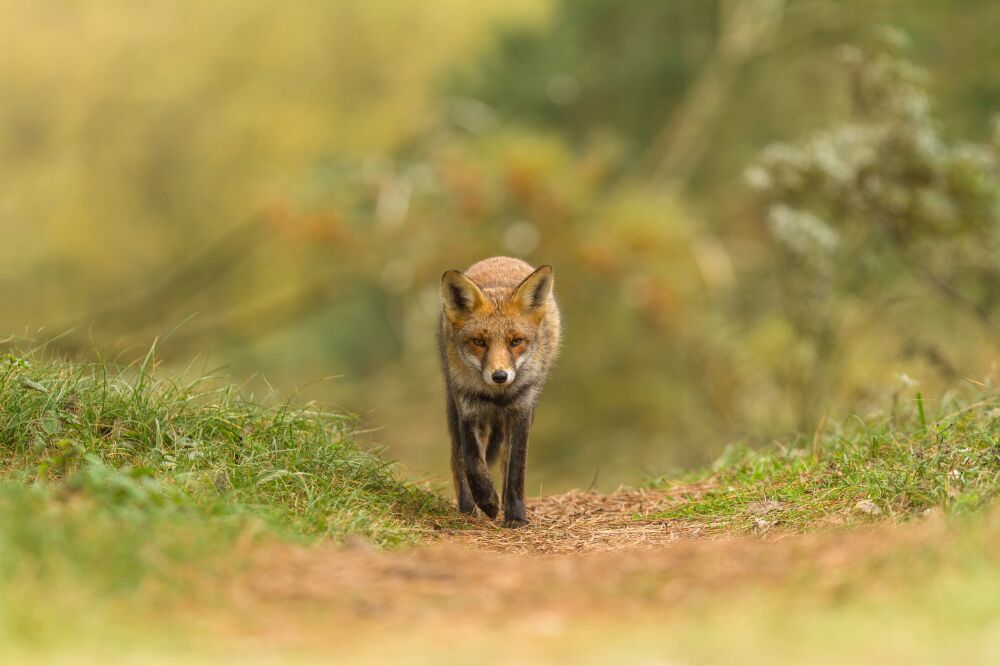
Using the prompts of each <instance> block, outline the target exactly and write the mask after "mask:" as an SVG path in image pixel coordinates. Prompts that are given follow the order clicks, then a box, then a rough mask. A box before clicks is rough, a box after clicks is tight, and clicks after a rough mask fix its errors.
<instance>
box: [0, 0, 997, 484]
mask: <svg viewBox="0 0 1000 666" xmlns="http://www.w3.org/2000/svg"><path fill="white" fill-rule="evenodd" d="M3 12H4V14H5V18H6V19H7V20H4V21H0V39H2V40H3V41H4V43H5V44H6V45H7V47H8V48H9V50H10V52H11V54H12V57H11V58H8V59H5V60H4V61H3V62H2V63H0V93H2V94H3V96H4V99H9V100H11V103H10V104H9V105H6V106H4V107H3V108H0V127H2V128H3V139H2V140H0V233H2V234H3V237H4V241H5V242H4V243H3V244H2V245H0V286H3V287H4V288H5V294H7V297H6V299H5V304H4V307H3V309H2V310H0V331H7V332H10V333H12V334H17V335H18V336H26V337H29V338H32V339H36V340H39V341H41V340H47V339H50V338H52V337H53V336H56V335H58V336H59V337H58V339H56V340H54V341H51V342H50V343H49V346H50V348H54V349H58V350H62V351H64V352H66V353H71V354H92V353H94V351H95V350H98V352H99V353H101V354H103V355H118V356H124V357H128V356H134V355H136V354H138V353H144V352H145V350H146V349H148V344H149V343H150V341H151V340H152V339H153V338H154V337H157V336H159V337H161V338H164V339H163V340H161V344H160V347H159V348H160V350H161V352H160V353H162V354H163V355H164V358H165V359H166V360H168V361H170V362H172V363H175V364H178V365H182V364H185V363H188V362H189V361H190V359H191V358H192V357H201V358H202V359H203V360H202V361H200V363H202V364H205V365H211V364H216V363H224V364H227V365H229V366H231V371H232V372H235V373H236V374H238V375H242V376H246V377H248V380H247V385H246V390H247V391H248V392H252V391H261V390H269V389H270V388H271V387H277V388H278V389H279V390H281V391H283V392H287V391H289V390H291V389H293V388H296V387H298V388H300V390H301V393H303V394H304V395H305V396H306V397H315V398H320V399H323V400H325V401H334V402H336V403H338V404H341V405H343V406H345V407H347V408H349V409H351V410H353V411H357V412H359V413H361V415H362V417H363V419H364V420H365V422H366V423H368V424H371V425H372V426H375V427H384V429H383V430H380V431H378V432H377V433H375V434H373V435H372V439H373V440H375V441H377V442H379V443H384V444H387V445H388V446H389V452H390V455H392V456H397V457H402V458H403V459H404V460H405V461H407V462H410V463H411V464H412V465H413V466H414V467H416V468H417V469H418V470H425V469H431V470H443V469H444V467H445V464H446V458H445V456H444V453H443V452H444V451H445V437H446V435H445V428H444V419H443V408H442V405H443V402H442V400H443V398H442V390H441V387H440V381H439V380H438V379H437V373H438V369H437V357H436V351H435V348H434V343H433V336H434V330H435V322H436V318H437V312H438V308H439V305H438V296H437V283H438V279H439V277H440V274H441V273H442V272H443V271H444V270H445V269H448V268H464V267H466V266H467V265H469V264H471V263H472V262H474V261H475V260H477V259H479V258H482V257H484V256H487V255H492V254H514V255H518V256H522V257H524V258H525V259H527V260H529V261H533V262H536V263H542V262H545V263H550V264H552V265H554V266H555V268H556V281H557V287H556V289H557V294H558V296H559V298H560V301H561V303H562V307H563V310H564V312H565V319H566V326H565V328H566V351H565V354H564V356H563V358H562V360H561V362H560V365H559V367H558V369H557V370H556V372H555V374H554V377H553V379H552V382H551V384H550V387H549V389H548V390H547V392H546V395H545V398H544V399H543V405H542V408H541V409H540V410H539V415H538V424H537V427H536V430H535V434H534V442H533V450H532V458H533V464H532V467H531V472H532V479H529V484H533V483H535V482H538V483H541V482H544V483H545V484H546V487H547V488H549V489H552V487H553V486H554V487H559V486H561V485H586V484H587V483H588V482H590V481H591V479H592V478H593V477H594V476H595V470H598V471H599V479H598V483H599V484H601V485H604V486H607V485H614V484H616V483H618V482H627V481H635V480H636V479H637V477H638V476H640V475H642V474H643V473H648V472H653V471H655V470H660V469H663V468H664V467H667V466H673V465H682V464H683V465H687V464H692V463H700V462H704V461H705V460H707V459H709V458H710V457H712V456H713V455H715V454H716V453H718V452H719V451H720V450H721V448H722V446H723V445H725V443H726V442H728V441H731V440H733V439H736V438H740V439H747V440H750V441H753V440H754V439H767V438H770V437H773V436H776V435H778V434H783V433H787V432H789V431H807V432H811V431H812V430H813V429H814V428H815V427H816V426H817V424H818V423H819V422H821V421H822V420H823V419H824V418H825V415H826V414H828V413H832V414H839V415H843V414H846V413H850V412H851V411H864V412H866V413H867V412H870V411H873V410H874V411H877V410H880V409H882V410H885V409H891V407H892V405H891V400H892V396H893V395H897V396H898V395H899V393H898V389H899V388H900V386H901V385H902V384H903V383H905V382H909V381H913V380H919V381H920V382H921V384H922V386H921V388H922V391H923V393H924V395H925V396H933V395H934V394H935V390H936V389H937V387H939V386H946V385H948V384H949V383H950V384H953V383H954V381H955V380H956V379H959V378H962V377H969V376H971V377H983V376H985V375H987V374H989V373H990V372H991V371H992V368H991V366H990V363H991V362H992V360H993V358H995V353H996V339H997V336H996V335H995V333H996V330H995V329H996V326H997V324H996V321H997V319H996V317H997V315H996V314H995V313H994V310H995V309H996V308H995V298H996V295H995V292H996V286H995V285H996V284H998V283H997V281H996V270H997V253H996V249H995V242H996V230H997V201H996V197H997V191H998V184H997V153H996V145H995V142H993V141H994V140H993V139H991V138H990V130H989V123H988V122H987V119H988V117H989V115H990V113H991V112H992V111H993V110H994V108H995V107H996V106H997V103H998V102H1000V72H997V71H995V69H993V68H988V67H982V66H981V63H982V62H990V61H991V60H990V58H993V60H995V59H996V56H997V55H998V54H997V53H996V51H997V48H1000V47H998V46H997V43H996V40H995V39H994V38H993V36H994V35H995V33H996V28H997V27H998V19H997V17H996V13H995V8H994V7H993V3H991V2H988V1H987V0H963V1H962V2H959V3H949V4H948V5H947V6H945V5H944V4H943V3H937V2H931V1H930V0H920V1H918V2H902V1H901V0H899V1H889V0H880V1H878V2H864V3H863V2H860V1H859V2H839V3H837V2H806V1H805V0H800V1H791V0H790V1H788V2H782V1H779V0H726V1H720V2H700V1H699V2H695V1H693V0H692V1H690V2H674V3H659V2H646V1H643V2H634V3H631V2H630V3H617V2H612V1H610V0H586V1H585V2H583V1H576V0H573V1H571V0H563V1H561V2H555V3H553V4H551V6H550V4H549V3H544V2H541V0H539V1H538V2H532V1H529V0H522V1H520V2H514V3H511V2H505V3H499V2H488V3H477V4H475V5H472V4H468V3H460V2H458V1H457V0H447V1H440V2H435V3H427V4H424V5H420V6H419V7H417V6H414V5H408V4H405V3H401V2H398V1H395V0H392V1H391V0H384V1H382V2H375V3H368V4H365V5H363V6H362V5H360V4H353V3H352V4H344V3H337V4H334V5H329V4H325V3H305V4H300V5H296V7H295V8H294V9H292V8H279V7H276V6H274V5H272V4H270V3H264V2H251V3H235V2H223V3H213V4H212V5H211V6H203V5H196V4H192V3H180V4H176V3H170V4H167V3H164V4H161V5H153V8H152V9H150V8H142V9H140V8H131V9H129V8H122V7H118V6H114V7H112V6H111V5H110V4H108V3H102V2H93V3H85V4H83V5H74V6H73V7H61V8H53V7H48V6H45V7H43V6H38V5H34V4H28V3H15V2H7V3H4V5H3ZM882 21H892V22H893V23H895V24H898V25H900V26H901V27H903V28H904V29H905V34H908V35H911V36H912V44H910V46H909V47H908V48H905V49H904V48H902V45H901V44H899V43H898V42H899V41H900V39H902V37H901V35H902V34H904V33H896V32H891V31H889V32H887V31H886V30H884V29H881V28H878V24H879V23H880V22H882ZM498 26H499V27H498ZM446 36H447V38H445V37H446ZM847 42H853V43H856V44H858V45H859V46H860V47H861V48H860V49H857V48H855V49H845V48H843V47H842V45H843V44H844V43H847ZM901 54H906V55H907V56H909V57H912V58H914V59H915V60H917V61H919V62H921V63H925V64H928V65H930V66H931V69H930V76H926V75H924V74H921V73H920V72H918V70H916V69H915V68H913V67H912V66H911V65H908V64H906V63H905V62H904V60H902V59H901V57H900V55H901ZM939 117H940V118H943V119H945V120H947V121H948V126H949V127H953V128H957V130H958V131H959V133H961V134H963V135H965V136H968V137H970V139H969V140H968V141H965V142H963V141H958V140H955V139H954V138H953V137H952V135H951V134H949V133H948V132H947V131H945V130H944V129H943V128H942V122H941V121H940V120H938V118H939ZM821 128H825V129H821ZM802 137H806V138H805V139H803V138H802ZM776 142H779V143H776ZM67 331H68V332H67ZM18 342H19V343H20V344H22V345H23V341H20V340H19V341H18ZM137 349H142V352H139V351H136V350H137ZM328 375H338V376H339V378H337V379H331V380H329V381H326V382H321V383H318V384H309V382H312V381H314V380H316V379H318V378H320V377H324V376H328Z"/></svg>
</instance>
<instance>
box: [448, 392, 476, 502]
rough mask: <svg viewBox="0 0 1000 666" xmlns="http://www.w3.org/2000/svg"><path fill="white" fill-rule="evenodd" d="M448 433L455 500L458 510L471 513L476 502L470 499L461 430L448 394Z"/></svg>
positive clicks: (470, 493)
mask: <svg viewBox="0 0 1000 666" xmlns="http://www.w3.org/2000/svg"><path fill="white" fill-rule="evenodd" d="M448 434H449V435H450V436H451V478H452V481H454V483H455V500H456V501H457V502H458V510H459V511H461V512H462V513H472V512H474V511H475V510H476V503H475V501H473V499H472V491H471V490H470V489H469V480H468V479H467V478H466V476H465V450H464V449H463V448H462V431H461V424H460V421H459V418H458V407H457V406H456V405H455V400H454V399H453V398H452V397H451V395H450V394H449V396H448Z"/></svg>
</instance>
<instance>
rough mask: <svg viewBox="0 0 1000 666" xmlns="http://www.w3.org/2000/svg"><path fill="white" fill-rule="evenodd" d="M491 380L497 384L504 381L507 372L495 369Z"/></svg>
mask: <svg viewBox="0 0 1000 666" xmlns="http://www.w3.org/2000/svg"><path fill="white" fill-rule="evenodd" d="M493 381H495V382H496V383H497V384H503V383H504V382H506V381H507V373H506V372H504V371H503V370H497V371H496V372H494V373H493Z"/></svg>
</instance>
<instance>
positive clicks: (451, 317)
mask: <svg viewBox="0 0 1000 666" xmlns="http://www.w3.org/2000/svg"><path fill="white" fill-rule="evenodd" d="M441 303H442V304H443V305H444V316H445V317H447V318H448V321H450V322H451V323H452V324H454V323H455V322H457V321H459V320H461V319H464V318H465V317H468V316H470V315H471V314H472V313H473V312H475V311H476V310H478V309H479V308H481V307H483V306H484V305H485V304H486V297H485V296H484V295H483V292H481V291H480V290H479V287H477V286H476V283H475V282H473V281H472V280H470V279H469V278H467V277H465V276H464V275H462V273H461V272H459V271H445V274H444V275H442V276H441Z"/></svg>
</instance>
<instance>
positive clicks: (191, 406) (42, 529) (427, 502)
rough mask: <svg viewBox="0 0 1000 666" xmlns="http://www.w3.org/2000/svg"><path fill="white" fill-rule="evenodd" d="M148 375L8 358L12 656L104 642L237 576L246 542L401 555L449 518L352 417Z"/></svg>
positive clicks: (1, 463)
mask: <svg viewBox="0 0 1000 666" xmlns="http://www.w3.org/2000/svg"><path fill="white" fill-rule="evenodd" d="M151 366H152V356H150V357H149V358H147V359H146V362H145V363H143V364H141V365H136V366H132V367H115V366H112V365H108V364H80V363H72V362H64V361H58V360H54V361H52V360H46V361H42V360H39V359H33V358H26V357H23V356H17V355H6V356H3V357H0V469H2V478H0V590H2V592H0V637H2V638H5V639H6V640H7V641H8V642H13V643H19V642H21V641H23V640H27V641H29V642H30V641H32V640H34V639H33V638H32V637H35V636H45V637H52V636H54V635H62V634H64V633H65V632H69V633H70V634H74V633H75V632H74V631H72V629H74V628H75V629H83V628H85V627H86V626H88V624H89V623H90V622H91V621H93V622H97V623H98V624H99V625H101V626H103V627H105V628H107V627H108V626H109V625H111V626H113V625H115V624H116V622H115V621H114V620H113V619H112V616H115V615H121V616H122V617H125V618H128V617H130V616H132V615H133V612H134V611H135V607H136V606H137V605H138V606H140V607H142V608H143V609H145V610H144V612H145V613H146V614H147V615H148V612H149V608H150V607H151V606H152V607H154V608H155V607H157V604H159V603H171V602H172V601H171V600H176V599H178V598H181V597H183V596H186V595H190V594H192V593H193V591H194V590H193V589H191V585H189V584H188V583H189V582H190V581H191V580H194V579H204V578H206V577H207V578H211V577H214V576H216V575H218V574H220V573H221V572H223V571H225V570H231V569H233V568H234V567H238V566H239V561H238V560H239V556H238V553H237V550H238V546H239V545H240V544H244V545H245V544H246V543H247V542H248V540H249V541H250V542H253V541H259V540H276V539H280V540H291V541H296V542H309V541H314V540H319V539H327V540H335V541H336V540H342V539H343V538H345V537H346V536H347V535H350V534H354V535H361V536H362V537H364V538H365V539H366V540H368V541H369V542H371V543H373V544H375V545H377V546H388V547H391V546H396V545H399V544H405V543H411V542H413V541H414V540H416V539H417V538H419V536H420V535H421V534H422V532H423V530H424V529H425V528H426V526H427V521H429V520H431V519H433V518H434V517H437V516H440V515H442V514H443V512H444V511H445V504H444V502H443V500H441V498H439V497H438V496H437V495H435V494H433V493H431V492H429V491H426V490H423V489H420V488H418V487H416V486H414V485H412V484H409V483H405V482H403V481H401V480H399V479H398V478H397V477H396V476H395V474H394V472H393V470H392V468H391V467H390V465H389V464H387V463H386V462H385V461H383V460H382V459H381V458H379V457H378V456H377V455H376V454H375V453H372V452H369V451H366V450H363V449H362V448H359V446H358V445H357V444H356V443H355V441H354V439H353V437H352V431H353V428H354V421H353V420H352V419H351V418H350V417H347V416H344V415H341V414H336V413H331V412H328V411H324V410H319V409H316V408H314V407H311V406H308V405H307V406H305V407H294V406H291V405H288V404H271V405H267V404H261V403H258V402H254V401H251V400H248V399H245V398H244V397H243V396H241V394H240V392H239V391H238V390H237V388H235V387H234V386H232V385H229V384H226V383H224V382H220V381H219V380H217V379H213V378H211V377H198V378H193V379H191V378H187V379H185V378H181V377H179V376H177V377H171V376H169V375H167V374H165V373H159V372H153V371H152V367H151ZM41 600H44V603H43V602H41ZM67 615H70V616H72V617H74V618H77V619H75V620H74V621H73V622H71V623H69V625H67V626H63V627H61V628H60V630H59V631H48V630H47V629H46V627H47V628H48V629H53V628H54V627H57V626H60V625H62V624H63V619H62V618H64V617H66V616H67ZM83 633H87V632H86V631H85V632H83Z"/></svg>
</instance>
